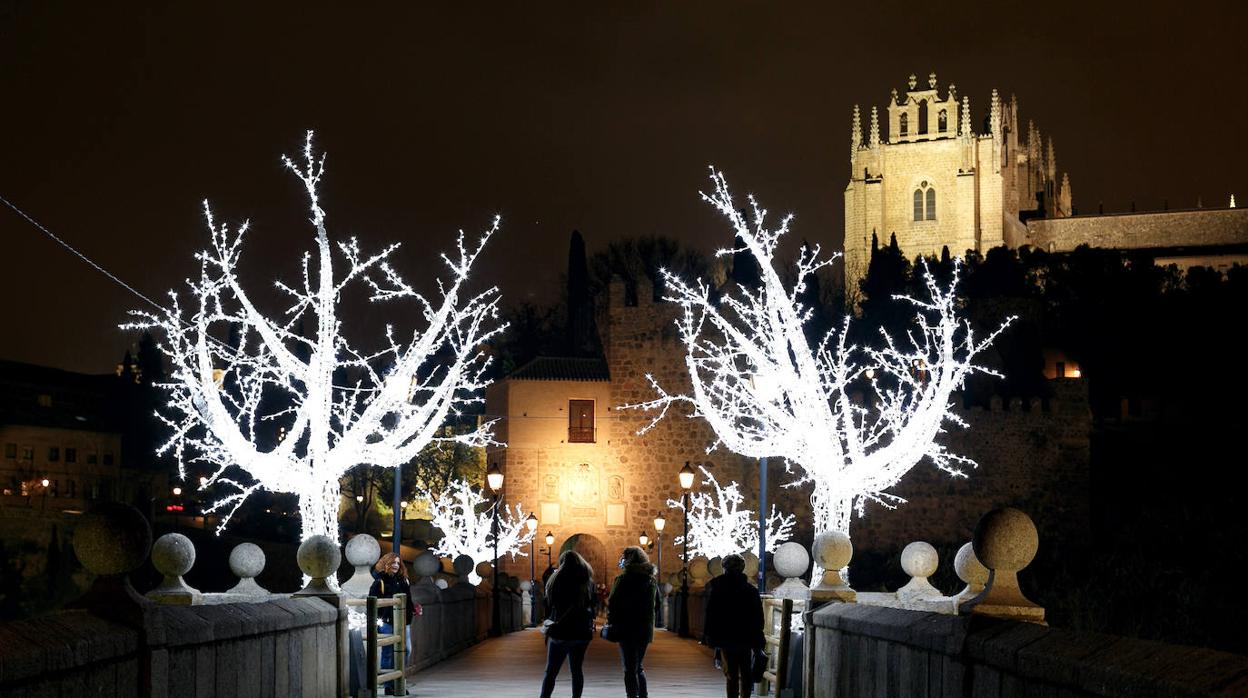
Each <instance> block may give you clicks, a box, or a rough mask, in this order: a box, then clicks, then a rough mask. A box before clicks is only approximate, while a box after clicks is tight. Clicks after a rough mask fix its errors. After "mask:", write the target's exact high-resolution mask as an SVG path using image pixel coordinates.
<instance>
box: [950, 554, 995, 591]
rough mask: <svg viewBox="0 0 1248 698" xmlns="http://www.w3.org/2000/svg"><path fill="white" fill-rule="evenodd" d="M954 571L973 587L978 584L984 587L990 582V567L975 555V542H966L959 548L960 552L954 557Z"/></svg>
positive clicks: (981, 587) (959, 577)
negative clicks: (985, 565)
mask: <svg viewBox="0 0 1248 698" xmlns="http://www.w3.org/2000/svg"><path fill="white" fill-rule="evenodd" d="M953 571H954V572H955V573H957V575H958V579H961V580H962V582H963V583H964V584H967V585H969V586H971V587H975V586H978V587H979V588H980V589H983V588H984V585H985V584H987V583H988V568H987V567H984V563H982V562H980V561H979V558H977V557H975V546H974V544H973V543H964V544H963V545H962V547H961V548H958V554H957V555H956V556H954V558H953Z"/></svg>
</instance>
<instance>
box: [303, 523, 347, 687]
mask: <svg viewBox="0 0 1248 698" xmlns="http://www.w3.org/2000/svg"><path fill="white" fill-rule="evenodd" d="M295 558H296V560H297V561H298V563H299V569H300V570H303V573H304V574H305V575H307V576H308V577H309V578H310V579H311V581H309V582H308V584H307V586H305V587H304V588H302V589H300V590H299V591H296V592H295V593H294V594H291V596H294V597H311V598H317V599H320V600H322V601H324V602H325V603H327V604H329V605H331V606H333V607H334V608H335V609H336V610H337V611H338V628H337V636H338V642H337V645H338V647H337V663H338V666H337V674H338V681H337V688H336V692H335V695H337V696H346V695H347V694H348V692H349V691H350V683H351V681H350V676H351V674H350V671H351V670H350V664H349V662H350V651H351V639H350V638H351V636H350V623H349V622H348V615H347V602H346V597H345V596H343V595H342V591H340V590H339V588H338V580H337V578H336V577H335V575H336V574H337V572H338V565H340V564H341V563H342V553H341V552H340V551H339V550H338V545H337V544H336V543H334V541H332V540H330V538H329V537H328V536H312V537H311V538H309V539H307V540H305V541H303V542H302V543H300V544H299V551H298V553H296V556H295Z"/></svg>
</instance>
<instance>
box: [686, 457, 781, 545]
mask: <svg viewBox="0 0 1248 698" xmlns="http://www.w3.org/2000/svg"><path fill="white" fill-rule="evenodd" d="M698 469H699V470H701V471H702V474H703V475H704V476H706V479H705V480H703V481H702V484H703V485H709V486H710V487H712V488H713V491H712V492H690V493H689V510H688V511H687V512H686V514H685V515H686V516H688V517H689V551H690V552H691V553H693V554H694V555H705V556H706V557H708V558H711V557H723V556H725V555H729V554H731V553H746V552H751V551H757V550H758V519H757V518H755V517H754V512H753V511H751V510H749V509H742V508H740V507H741V503H742V502H744V501H745V498H744V497H742V496H741V486H740V485H738V484H737V483H736V482H731V483H729V484H728V486H727V487H720V485H719V481H718V480H716V479H715V476H714V475H712V474H711V473H710V471H708V470H707V469H706V468H705V467H703V466H698ZM667 506H668V507H671V508H673V509H684V505H683V504H682V503H681V502H679V501H677V500H675V499H669V500H667ZM794 521H795V517H794V516H793V515H792V514H789V515H787V516H785V515H782V514H780V512H778V511H776V507H775V505H772V507H771V515H770V516H768V517H767V550H769V551H774V550H775V549H776V546H777V545H779V544H780V543H782V542H784V541H786V540H788V539H789V536H790V535H791V534H792V532H793V523H794ZM683 542H684V536H676V540H675V541H674V543H675V544H676V545H680V544H681V543H683Z"/></svg>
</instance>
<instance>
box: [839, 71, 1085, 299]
mask: <svg viewBox="0 0 1248 698" xmlns="http://www.w3.org/2000/svg"><path fill="white" fill-rule="evenodd" d="M884 111H885V113H884V114H883V118H884V119H886V120H887V124H886V126H887V129H888V132H887V134H884V133H882V132H881V127H880V118H881V114H880V113H879V111H878V110H877V109H876V107H871V115H870V121H869V124H868V131H867V136H866V138H865V139H864V138H863V128H862V116H861V114H860V112H859V108H858V106H857V105H855V106H854V114H853V125H852V127H851V129H850V152H849V160H850V178H849V184H848V185H847V186H846V187H845V281H846V289H847V291H848V293H849V295H850V298H855V297H856V295H857V290H858V280H859V279H861V278H862V277H863V275H864V274H865V273H866V270H867V265H868V263H869V262H870V256H871V237H872V235H876V236H878V237H879V239H880V240H881V243H885V242H887V241H888V238H889V236H890V235H893V234H895V235H896V236H897V244H898V246H900V247H901V249H902V250H903V252H905V254H906V255H907V256H908V257H914V256H916V255H920V254H939V253H940V250H941V248H942V247H944V246H948V247H949V251H950V252H951V253H953V254H955V255H958V254H963V253H964V252H965V251H966V250H978V251H986V250H988V249H989V248H992V247H996V246H999V245H1003V244H1004V245H1009V246H1011V247H1017V246H1018V245H1020V244H1023V243H1024V242H1025V241H1026V238H1027V229H1026V226H1025V225H1024V221H1025V220H1026V219H1027V218H1030V217H1045V218H1061V217H1066V216H1069V215H1070V212H1071V202H1070V182H1069V179H1068V178H1066V177H1065V176H1063V177H1062V178H1061V180H1060V184H1059V183H1058V180H1057V158H1056V156H1055V154H1054V150H1053V140H1052V139H1051V138H1050V139H1049V141H1048V145H1047V147H1042V145H1041V144H1042V138H1041V135H1040V131H1039V130H1038V129H1037V128H1036V127H1035V125H1034V124H1032V123H1030V122H1029V123H1028V126H1027V137H1026V141H1025V142H1022V143H1020V140H1019V129H1018V101H1017V99H1014V98H1011V100H1010V102H1009V104H1003V103H1002V102H1001V100H1000V98H999V97H998V96H997V91H996V90H993V91H992V98H991V102H990V104H989V111H988V118H987V119H986V120H985V122H984V124H983V129H984V132H983V133H976V132H975V131H974V129H973V128H972V120H971V104H970V98H969V97H966V96H962V97H961V100H960V101H959V96H958V94H957V88H956V86H954V85H952V84H951V85H949V87H948V88H947V89H946V90H945V91H944V93H943V95H942V93H941V90H940V88H939V85H938V84H937V82H936V74H935V73H932V74H931V75H929V76H928V79H927V85H926V86H920V85H919V84H918V80H917V78H916V77H915V76H914V75H911V76H910V79H909V86H908V89H907V90H906V91H905V93H904V94H901V95H899V94H898V93H897V90H893V92H892V96H891V98H890V99H889V101H888V104H887V106H885V108H884Z"/></svg>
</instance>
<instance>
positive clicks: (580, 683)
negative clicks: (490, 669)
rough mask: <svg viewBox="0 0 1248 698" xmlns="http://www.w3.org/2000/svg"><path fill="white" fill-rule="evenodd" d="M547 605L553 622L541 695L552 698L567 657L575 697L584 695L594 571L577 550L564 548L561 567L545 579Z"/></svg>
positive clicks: (591, 635) (547, 635)
mask: <svg viewBox="0 0 1248 698" xmlns="http://www.w3.org/2000/svg"><path fill="white" fill-rule="evenodd" d="M546 607H547V608H548V609H549V610H550V620H551V621H552V622H551V623H550V625H548V626H546V640H547V644H546V676H545V677H544V678H543V679H542V698H550V694H551V692H553V691H554V690H555V678H556V677H557V676H559V669H560V668H562V667H563V660H564V659H565V658H567V660H568V664H569V665H570V666H571V667H572V698H581V691H582V690H583V689H584V687H585V674H584V673H583V672H582V670H581V666H582V665H583V664H584V662H585V650H586V649H588V648H589V641H590V640H592V639H593V637H594V572H593V569H592V568H591V567H590V566H589V563H588V562H585V558H583V557H581V556H580V555H579V554H578V553H577V552H576V551H573V550H565V551H564V552H563V553H562V554H560V555H559V569H557V570H555V571H554V573H552V574H551V575H550V580H549V581H548V582H546Z"/></svg>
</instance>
